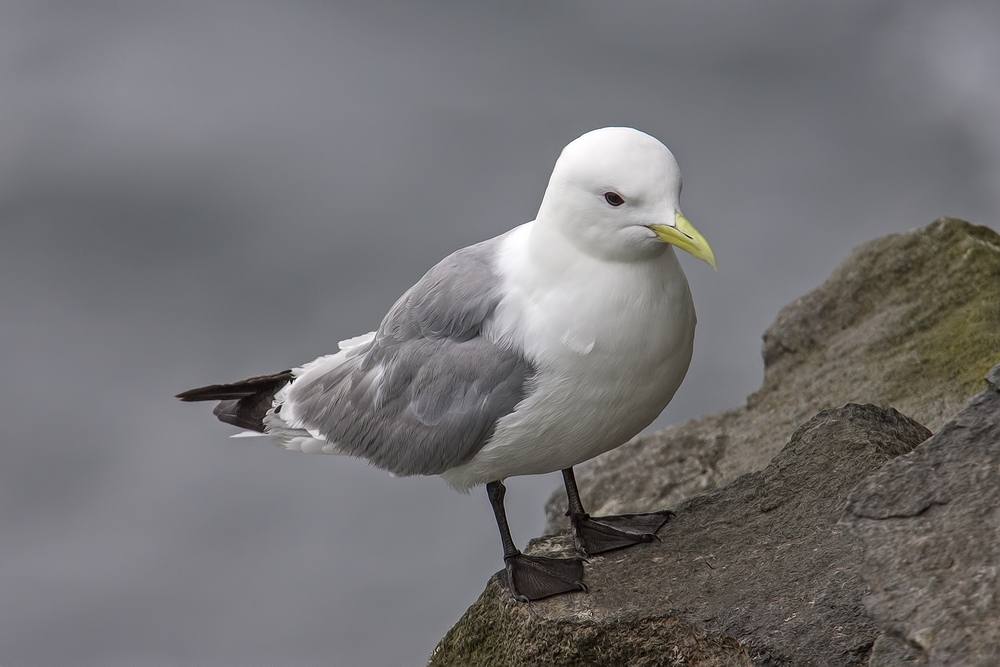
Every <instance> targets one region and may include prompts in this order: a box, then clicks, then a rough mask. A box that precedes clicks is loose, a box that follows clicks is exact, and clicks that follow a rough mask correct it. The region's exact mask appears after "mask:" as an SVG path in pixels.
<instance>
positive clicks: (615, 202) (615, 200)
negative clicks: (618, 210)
mask: <svg viewBox="0 0 1000 667" xmlns="http://www.w3.org/2000/svg"><path fill="white" fill-rule="evenodd" d="M604 201H606V202H608V203H609V204H611V205H612V206H621V205H622V204H624V203H625V200H624V199H622V196H621V195H620V194H618V193H617V192H605V193H604Z"/></svg>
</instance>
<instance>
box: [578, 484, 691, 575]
mask: <svg viewBox="0 0 1000 667" xmlns="http://www.w3.org/2000/svg"><path fill="white" fill-rule="evenodd" d="M562 474H563V481H564V482H565V483H566V498H567V499H568V500H569V512H567V515H568V516H569V520H570V523H572V524H573V534H574V535H576V543H577V545H578V546H579V547H580V549H581V550H582V551H583V552H584V553H585V554H587V555H588V556H594V555H596V554H600V553H604V552H605V551H611V550H612V549H621V548H622V547H628V546H631V545H633V544H639V543H640V542H652V541H653V540H658V539H659V538H658V537H657V536H656V531H657V530H659V529H660V526H662V525H663V524H665V523H666V522H667V521H668V520H669V519H670V517H672V516H673V515H674V513H673V512H671V511H670V510H661V511H659V512H651V513H649V514H620V515H615V516H597V517H592V516H590V515H589V514H587V512H586V511H585V510H584V509H583V503H582V502H581V501H580V491H579V489H577V488H576V476H575V475H574V474H573V469H572V468H566V469H565V470H563V471H562Z"/></svg>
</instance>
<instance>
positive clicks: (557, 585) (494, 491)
mask: <svg viewBox="0 0 1000 667" xmlns="http://www.w3.org/2000/svg"><path fill="white" fill-rule="evenodd" d="M506 491H507V489H506V488H505V487H504V485H503V483H502V482H499V481H496V482H490V483H489V484H487V485H486V493H487V494H488V495H489V497H490V504H491V505H492V506H493V514H494V515H495V516H496V519H497V528H499V529H500V541H501V542H502V543H503V560H504V563H505V564H506V566H507V580H508V582H509V584H510V592H511V594H512V595H513V596H514V598H516V599H517V600H519V601H521V602H528V601H530V600H541V599H542V598H547V597H549V596H551V595H558V594H559V593H569V592H571V591H583V592H585V593H586V592H587V586H586V584H584V583H583V560H582V559H580V558H544V557H542V556H525V555H524V554H522V553H521V552H520V551H518V549H517V547H516V546H514V540H513V539H512V538H511V536H510V527H509V526H508V525H507V512H506V511H505V510H504V507H503V497H504V494H505V493H506Z"/></svg>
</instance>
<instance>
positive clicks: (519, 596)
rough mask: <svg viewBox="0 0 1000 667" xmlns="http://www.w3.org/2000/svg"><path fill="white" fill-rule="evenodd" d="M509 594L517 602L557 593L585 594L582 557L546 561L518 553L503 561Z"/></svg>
mask: <svg viewBox="0 0 1000 667" xmlns="http://www.w3.org/2000/svg"><path fill="white" fill-rule="evenodd" d="M504 562H505V563H506V564H507V579H508V581H509V583H510V592H511V594H512V595H513V596H514V598H515V599H516V600H518V601H520V602H529V601H531V600H541V599H543V598H547V597H550V596H552V595H559V594H560V593H571V592H573V591H583V592H584V593H586V592H588V589H587V585H586V584H585V583H583V559H582V558H545V557H544V556H525V555H524V554H522V553H517V554H514V555H511V556H507V557H506V558H504Z"/></svg>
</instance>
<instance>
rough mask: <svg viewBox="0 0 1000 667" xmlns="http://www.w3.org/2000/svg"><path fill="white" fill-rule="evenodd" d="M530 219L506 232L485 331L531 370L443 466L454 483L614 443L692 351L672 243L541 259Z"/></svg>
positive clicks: (664, 390) (575, 459)
mask: <svg viewBox="0 0 1000 667" xmlns="http://www.w3.org/2000/svg"><path fill="white" fill-rule="evenodd" d="M530 225H531V223H529V224H528V225H523V226H522V227H520V228H518V229H517V230H515V231H514V232H512V233H511V234H510V235H509V236H508V239H507V242H506V245H505V247H504V250H503V252H502V253H501V262H500V267H499V269H500V273H501V275H502V277H503V279H504V283H505V285H504V288H505V292H506V293H507V294H508V296H507V297H505V299H504V300H503V301H502V303H501V304H500V306H499V307H498V308H497V310H496V312H495V314H494V317H493V319H492V320H491V322H490V324H489V327H488V328H487V329H486V331H485V334H486V335H487V336H489V337H491V338H493V339H494V340H497V341H500V342H503V343H505V344H508V345H511V346H513V347H515V348H518V349H521V350H524V353H525V354H526V356H527V357H528V358H529V359H530V360H531V362H532V363H533V364H534V365H535V367H536V368H537V369H538V374H537V377H536V379H535V384H534V386H533V387H531V388H529V395H528V397H527V398H525V400H523V401H522V402H521V403H520V404H519V405H518V406H517V409H516V410H515V411H514V412H513V413H512V414H510V415H507V416H506V417H504V418H502V419H501V420H500V421H499V422H498V424H497V429H496V431H495V433H494V435H493V438H492V439H491V440H490V442H489V443H487V445H486V446H485V447H484V448H483V449H482V450H481V451H480V452H479V453H478V454H477V455H476V456H475V457H474V458H473V459H472V460H470V461H469V462H467V463H465V464H463V465H461V466H458V467H456V468H452V469H451V470H448V471H446V472H445V473H444V474H443V475H442V476H443V477H444V479H445V481H446V482H448V484H449V485H451V486H453V487H455V488H459V489H467V488H469V487H471V486H474V485H476V484H481V483H485V482H489V481H493V480H497V479H504V478H506V477H511V476H515V475H530V474H539V473H546V472H552V471H555V470H561V469H563V468H568V467H570V466H573V465H576V464H577V463H581V462H582V461H586V460H587V459H590V458H593V457H594V456H597V455H598V454H601V453H603V452H606V451H608V450H609V449H613V448H615V447H617V446H619V445H621V444H623V443H625V442H626V441H627V440H628V439H629V438H631V437H632V436H634V435H635V434H637V433H638V432H639V431H641V430H642V429H643V428H645V427H646V426H648V425H649V424H650V423H651V422H652V421H653V420H654V419H655V418H656V417H657V415H659V413H660V412H661V411H662V410H663V408H664V407H665V406H666V405H667V403H668V402H669V401H670V399H671V398H672V397H673V395H674V392H675V391H676V390H677V387H678V386H680V383H681V381H682V380H683V378H684V375H685V373H687V368H688V364H689V363H690V360H691V352H692V344H693V340H694V328H695V314H694V305H693V302H692V300H691V293H690V290H689V288H688V284H687V280H686V278H685V277H684V273H683V271H682V270H681V267H680V264H679V263H678V261H677V257H676V256H675V255H674V253H673V251H672V249H670V248H666V250H667V251H666V252H664V253H663V254H662V255H660V256H658V257H655V258H653V259H650V260H645V261H642V262H632V263H614V264H611V263H608V262H602V261H597V260H594V259H593V258H590V257H588V256H586V255H584V254H582V253H579V252H578V251H575V250H573V249H572V248H568V249H564V250H563V255H561V256H559V257H553V256H543V257H542V258H541V259H540V258H539V257H538V253H537V251H538V249H537V248H535V249H534V251H533V250H532V247H531V244H530V243H529V242H528V239H527V236H528V235H529V234H530V230H531V227H530Z"/></svg>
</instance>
